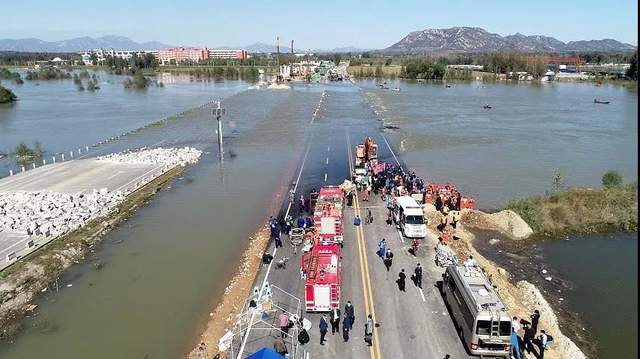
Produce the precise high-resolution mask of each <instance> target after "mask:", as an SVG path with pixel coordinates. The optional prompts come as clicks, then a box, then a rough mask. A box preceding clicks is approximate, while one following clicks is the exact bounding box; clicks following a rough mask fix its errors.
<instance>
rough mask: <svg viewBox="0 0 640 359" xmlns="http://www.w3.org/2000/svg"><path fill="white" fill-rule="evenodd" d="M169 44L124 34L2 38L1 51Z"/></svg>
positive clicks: (143, 47) (141, 47)
mask: <svg viewBox="0 0 640 359" xmlns="http://www.w3.org/2000/svg"><path fill="white" fill-rule="evenodd" d="M163 47H169V45H166V44H163V43H161V42H157V41H148V42H142V43H138V42H135V41H133V40H131V39H129V38H128V37H124V36H115V35H109V36H102V37H98V38H93V37H88V36H84V37H76V38H73V39H69V40H62V41H43V40H40V39H34V38H28V39H0V51H24V52H78V51H84V50H91V49H99V48H105V49H110V48H113V49H118V50H158V49H161V48H163Z"/></svg>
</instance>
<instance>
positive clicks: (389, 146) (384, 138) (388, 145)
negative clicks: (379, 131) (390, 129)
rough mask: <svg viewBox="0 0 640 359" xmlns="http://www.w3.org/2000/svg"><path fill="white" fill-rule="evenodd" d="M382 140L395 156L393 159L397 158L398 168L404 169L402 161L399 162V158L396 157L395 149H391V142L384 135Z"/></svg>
mask: <svg viewBox="0 0 640 359" xmlns="http://www.w3.org/2000/svg"><path fill="white" fill-rule="evenodd" d="M382 139H383V140H384V142H385V143H386V144H387V148H389V151H391V154H392V155H393V158H395V160H396V163H397V164H398V166H400V168H402V165H400V161H399V160H398V157H396V154H395V153H394V152H393V149H391V145H390V144H389V141H387V138H386V137H385V136H384V135H382Z"/></svg>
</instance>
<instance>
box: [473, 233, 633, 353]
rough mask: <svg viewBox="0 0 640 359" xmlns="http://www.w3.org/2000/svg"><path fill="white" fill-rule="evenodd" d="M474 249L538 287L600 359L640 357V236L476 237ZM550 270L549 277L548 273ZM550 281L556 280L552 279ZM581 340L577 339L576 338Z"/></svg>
mask: <svg viewBox="0 0 640 359" xmlns="http://www.w3.org/2000/svg"><path fill="white" fill-rule="evenodd" d="M476 235H477V239H476V243H475V244H474V246H475V247H476V248H477V249H478V251H479V252H480V253H481V254H482V255H483V256H485V257H487V258H490V259H491V260H493V261H494V262H496V263H497V264H498V265H500V266H502V267H504V268H506V269H507V270H508V271H509V272H510V273H512V274H513V275H514V278H515V279H516V280H522V279H524V280H527V281H529V282H531V283H534V284H535V285H536V286H537V287H538V288H539V289H540V290H541V291H542V292H543V294H544V295H545V298H546V299H547V300H548V301H549V303H551V304H552V306H553V307H554V308H555V309H556V312H557V313H558V314H559V317H560V326H561V328H562V329H563V331H564V332H565V334H568V335H569V336H570V337H572V338H577V339H578V343H577V344H578V345H579V346H580V347H581V348H583V349H586V350H587V353H589V354H592V355H594V357H597V358H635V357H637V355H638V348H637V347H636V346H635V345H632V343H634V342H635V341H636V340H637V339H636V338H637V334H638V327H637V317H638V256H637V253H638V252H637V251H638V234H637V233H612V234H599V235H589V236H576V237H569V238H564V239H558V240H546V241H541V242H536V243H526V242H525V243H514V242H513V241H510V240H508V239H504V238H503V239H502V240H500V241H496V239H500V236H499V235H497V234H495V233H490V232H479V233H476ZM543 271H544V273H543ZM548 278H550V280H547V279H548ZM574 340H575V339H574Z"/></svg>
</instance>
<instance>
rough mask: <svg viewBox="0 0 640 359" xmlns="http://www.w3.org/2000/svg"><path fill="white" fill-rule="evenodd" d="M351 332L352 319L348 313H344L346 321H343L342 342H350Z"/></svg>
mask: <svg viewBox="0 0 640 359" xmlns="http://www.w3.org/2000/svg"><path fill="white" fill-rule="evenodd" d="M350 330H351V317H349V315H348V314H347V313H344V319H342V340H344V342H345V343H346V342H348V341H349V331H350Z"/></svg>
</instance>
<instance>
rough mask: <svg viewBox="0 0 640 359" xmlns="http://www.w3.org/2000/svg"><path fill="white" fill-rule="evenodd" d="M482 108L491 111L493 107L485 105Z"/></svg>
mask: <svg viewBox="0 0 640 359" xmlns="http://www.w3.org/2000/svg"><path fill="white" fill-rule="evenodd" d="M482 108H484V109H485V110H491V109H492V108H493V107H492V106H491V105H489V104H486V105H484V106H482Z"/></svg>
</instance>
